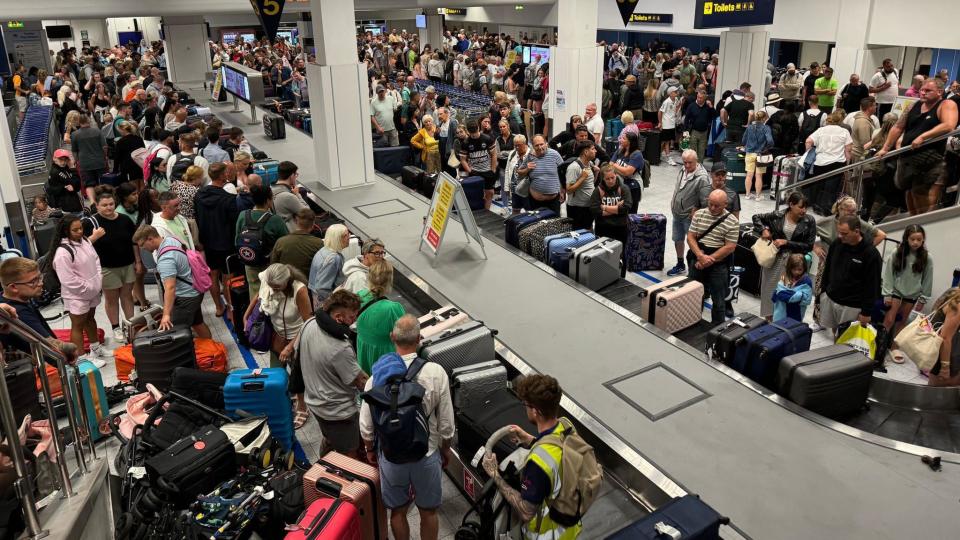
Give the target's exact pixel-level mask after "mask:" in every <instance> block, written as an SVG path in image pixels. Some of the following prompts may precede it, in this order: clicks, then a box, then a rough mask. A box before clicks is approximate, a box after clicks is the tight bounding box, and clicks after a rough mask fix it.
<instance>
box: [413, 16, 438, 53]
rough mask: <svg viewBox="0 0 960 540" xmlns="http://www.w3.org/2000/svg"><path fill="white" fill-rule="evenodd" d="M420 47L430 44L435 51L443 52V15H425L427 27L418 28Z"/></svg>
mask: <svg viewBox="0 0 960 540" xmlns="http://www.w3.org/2000/svg"><path fill="white" fill-rule="evenodd" d="M417 31H418V32H419V34H420V47H421V48H423V46H424V45H427V44H430V47H431V48H432V49H433V50H435V51H442V50H443V42H442V40H443V15H427V27H426V28H418V29H417Z"/></svg>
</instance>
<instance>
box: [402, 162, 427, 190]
mask: <svg viewBox="0 0 960 540" xmlns="http://www.w3.org/2000/svg"><path fill="white" fill-rule="evenodd" d="M423 175H424V172H423V169H421V168H420V167H417V166H416V165H404V166H403V168H402V169H400V182H401V183H403V185H405V186H407V187H408V188H410V189H417V190H418V189H420V184H421V183H422V182H423Z"/></svg>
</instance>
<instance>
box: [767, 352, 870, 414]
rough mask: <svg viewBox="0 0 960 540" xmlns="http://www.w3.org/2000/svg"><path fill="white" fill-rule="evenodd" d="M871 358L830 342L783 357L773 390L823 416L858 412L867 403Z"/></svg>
mask: <svg viewBox="0 0 960 540" xmlns="http://www.w3.org/2000/svg"><path fill="white" fill-rule="evenodd" d="M872 380H873V361H872V360H870V358H868V357H867V356H866V355H865V354H863V353H862V352H860V351H858V350H856V349H854V348H853V347H850V346H849V345H831V346H829V347H823V348H820V349H814V350H812V351H807V352H802V353H798V354H792V355H790V356H786V357H784V359H783V360H782V361H781V362H780V368H779V371H778V372H777V391H778V392H779V393H780V394H781V395H783V396H784V397H786V398H787V399H789V400H790V401H792V402H794V403H796V404H797V405H800V406H802V407H804V408H806V409H809V410H811V411H813V412H815V413H817V414H822V415H823V416H829V417H837V416H843V415H848V414H852V413H855V412H857V411H859V410H860V409H861V408H862V407H863V405H864V404H865V403H866V402H867V396H868V394H869V393H870V382H871V381H872Z"/></svg>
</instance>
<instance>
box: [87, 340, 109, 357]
mask: <svg viewBox="0 0 960 540" xmlns="http://www.w3.org/2000/svg"><path fill="white" fill-rule="evenodd" d="M90 356H96V357H98V358H112V357H113V351H111V350H109V349H107V348H106V347H104V346H103V344H102V343H94V344H92V345H90Z"/></svg>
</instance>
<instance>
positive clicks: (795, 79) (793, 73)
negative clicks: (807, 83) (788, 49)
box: [777, 64, 803, 103]
mask: <svg viewBox="0 0 960 540" xmlns="http://www.w3.org/2000/svg"><path fill="white" fill-rule="evenodd" d="M802 88H803V79H802V78H801V77H800V74H799V73H798V72H797V66H796V65H794V64H787V72H786V73H784V74H783V75H781V76H780V82H779V84H777V91H779V92H780V99H782V100H783V101H792V102H794V103H798V102H799V101H800V90H801V89H802Z"/></svg>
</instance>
